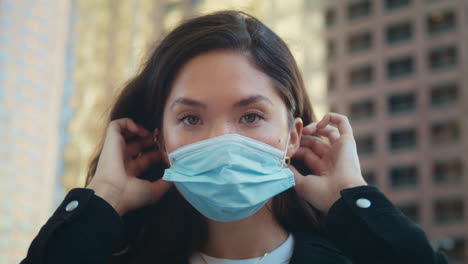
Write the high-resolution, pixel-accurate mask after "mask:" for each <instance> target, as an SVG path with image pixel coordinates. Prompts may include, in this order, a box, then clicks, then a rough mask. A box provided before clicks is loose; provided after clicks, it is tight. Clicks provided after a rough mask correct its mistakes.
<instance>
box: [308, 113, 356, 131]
mask: <svg viewBox="0 0 468 264" xmlns="http://www.w3.org/2000/svg"><path fill="white" fill-rule="evenodd" d="M328 124H333V125H335V126H336V127H337V128H338V131H339V132H340V134H341V136H350V137H352V136H353V130H352V128H351V125H350V123H349V120H348V118H347V117H346V116H344V115H340V114H336V113H328V114H326V115H325V116H324V117H323V119H322V120H321V121H320V122H318V124H317V129H323V128H325V127H326V126H327V125H328Z"/></svg>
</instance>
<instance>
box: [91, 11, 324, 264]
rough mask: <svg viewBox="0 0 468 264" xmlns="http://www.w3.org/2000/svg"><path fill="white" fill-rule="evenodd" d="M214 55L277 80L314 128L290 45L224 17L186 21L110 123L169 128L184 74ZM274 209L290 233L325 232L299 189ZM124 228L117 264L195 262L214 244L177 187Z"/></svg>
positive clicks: (238, 15) (233, 15) (127, 91)
mask: <svg viewBox="0 0 468 264" xmlns="http://www.w3.org/2000/svg"><path fill="white" fill-rule="evenodd" d="M214 50H231V51H234V52H239V53H240V54H242V55H244V56H246V57H247V58H248V59H249V60H250V62H251V63H252V65H254V66H255V67H257V68H258V69H259V70H261V71H262V72H264V73H265V74H266V75H268V76H269V77H270V78H271V81H272V84H273V86H274V87H275V88H276V89H277V90H278V91H279V94H280V95H281V97H282V99H283V100H284V102H285V104H286V107H287V109H288V111H289V113H290V115H291V116H292V117H300V118H302V120H303V122H304V124H308V123H310V122H313V121H314V114H313V110H312V106H311V104H310V101H309V98H308V96H307V94H306V91H305V88H304V82H303V79H302V76H301V74H300V71H299V69H298V67H297V65H296V62H295V60H294V58H293V56H292V54H291V52H290V50H289V49H288V47H287V45H286V44H285V43H284V42H283V40H281V38H279V37H278V36H277V35H276V34H275V33H274V32H272V31H271V30H270V29H269V28H268V27H266V26H265V25H264V24H263V23H261V22H260V21H259V20H257V19H256V18H254V17H252V16H250V15H248V14H245V13H243V12H238V11H223V12H217V13H213V14H209V15H204V16H200V17H197V18H193V19H191V20H188V21H185V22H184V23H182V24H181V25H179V26H178V27H177V28H175V29H174V30H173V31H171V32H170V33H169V34H168V35H167V36H166V37H165V38H164V39H163V40H162V41H161V42H160V43H159V44H158V45H157V46H156V48H155V50H154V51H153V52H152V53H151V55H150V56H149V58H148V60H147V61H146V62H145V63H144V65H143V67H142V69H141V71H140V72H139V73H138V74H137V75H136V76H135V77H134V78H133V79H131V80H130V81H129V82H128V83H127V84H126V86H125V87H124V89H123V90H122V91H121V93H120V95H119V96H118V98H117V101H116V102H115V104H114V105H113V107H112V109H111V113H110V120H109V122H110V121H112V120H115V119H119V118H123V117H128V118H131V119H133V120H134V121H135V122H137V123H138V124H140V125H142V126H144V127H145V128H146V129H148V130H150V131H153V130H154V129H155V128H161V125H162V116H163V108H164V105H165V103H166V99H167V97H168V94H169V92H170V88H171V85H172V82H173V80H174V78H175V76H176V74H177V72H178V71H179V70H180V68H181V67H182V66H183V65H184V64H185V63H187V62H188V61H189V60H190V59H191V58H193V57H195V56H197V55H200V54H202V53H205V52H209V51H214ZM101 150H102V143H101V144H100V146H99V148H98V151H97V152H96V155H95V156H94V157H93V159H92V161H91V163H90V166H89V171H88V175H87V183H89V181H90V180H91V178H92V177H93V175H94V173H95V170H96V166H97V162H98V159H99V155H100V152H101ZM296 162H297V161H296ZM298 166H299V165H298ZM165 168H166V166H165V165H164V163H160V164H156V165H154V166H152V167H151V168H149V169H148V170H147V171H146V172H145V173H143V174H142V175H140V176H139V177H141V178H144V179H147V180H150V181H154V180H157V179H159V178H161V177H162V175H163V173H164V169H165ZM271 210H272V213H273V215H274V217H275V219H276V220H277V221H278V223H279V224H280V225H281V226H283V227H284V228H285V229H286V231H288V232H292V233H295V232H314V231H317V230H318V226H319V221H320V219H319V218H320V214H319V212H318V211H317V210H315V209H314V208H313V207H312V206H310V205H309V204H308V203H307V202H305V201H304V200H303V199H302V198H300V197H299V196H298V195H297V194H296V192H295V191H294V189H293V188H291V189H289V190H288V191H285V192H283V193H281V194H279V195H277V196H276V197H274V199H273V203H272V209H271ZM123 221H124V229H125V230H124V234H123V236H122V241H118V243H116V245H115V251H119V250H120V249H121V248H128V250H126V251H124V252H125V253H122V254H120V255H119V256H113V257H111V258H110V263H139V264H142V263H174V262H176V261H180V260H183V259H187V258H188V257H189V256H190V254H191V253H192V252H193V251H194V250H197V249H200V248H201V247H202V246H203V245H204V243H205V242H206V239H207V232H206V220H205V218H204V217H202V216H201V215H200V214H199V213H198V212H197V211H196V210H195V209H194V208H193V207H191V206H190V204H189V203H188V202H187V201H185V200H184V198H182V197H181V195H180V194H179V193H178V192H177V191H176V190H175V188H172V189H171V190H169V192H168V193H167V194H165V195H164V196H163V198H162V199H161V200H160V201H158V202H157V203H156V204H154V205H151V206H148V207H146V208H142V209H139V210H136V211H134V212H131V213H128V214H127V215H125V216H124V217H123Z"/></svg>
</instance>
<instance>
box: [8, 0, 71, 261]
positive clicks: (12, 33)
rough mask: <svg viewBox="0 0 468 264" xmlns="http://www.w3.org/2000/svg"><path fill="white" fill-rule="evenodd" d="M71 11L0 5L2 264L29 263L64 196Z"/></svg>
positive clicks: (55, 1)
mask: <svg viewBox="0 0 468 264" xmlns="http://www.w3.org/2000/svg"><path fill="white" fill-rule="evenodd" d="M69 10H70V2H69V1H61V0H43V1H17V0H3V1H0V140H1V142H2V146H1V147H0V182H1V184H0V215H1V220H0V263H5V264H10V263H11V264H12V263H19V261H20V260H21V259H22V258H24V256H25V254H26V250H27V248H28V246H29V244H30V243H31V239H32V238H33V237H34V236H35V235H36V234H37V232H38V231H39V228H40V227H41V226H42V225H43V224H44V222H45V221H46V220H47V219H48V218H49V217H50V214H51V213H52V210H53V209H54V208H53V206H54V196H55V194H57V193H61V191H60V189H61V188H60V186H61V184H58V183H59V182H61V180H60V179H58V178H57V173H56V172H57V164H58V163H59V160H60V151H59V146H60V145H61V144H62V142H63V137H62V133H61V129H62V127H61V124H62V121H65V120H66V115H63V114H64V111H63V110H64V109H65V108H64V105H62V102H63V100H62V98H63V97H64V96H66V92H65V87H66V82H67V81H66V78H67V72H68V71H69V67H68V65H67V60H68V59H67V56H68V55H67V54H68V53H67V48H68V40H69V38H68V36H69V35H68V33H69V25H70V16H69Z"/></svg>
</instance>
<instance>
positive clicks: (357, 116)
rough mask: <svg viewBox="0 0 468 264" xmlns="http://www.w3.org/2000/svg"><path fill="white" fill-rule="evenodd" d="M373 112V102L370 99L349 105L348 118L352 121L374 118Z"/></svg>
mask: <svg viewBox="0 0 468 264" xmlns="http://www.w3.org/2000/svg"><path fill="white" fill-rule="evenodd" d="M374 112H375V105H374V101H372V100H370V99H367V100H364V101H360V102H355V103H351V105H350V107H349V116H350V119H352V120H363V119H370V118H372V117H373V116H374Z"/></svg>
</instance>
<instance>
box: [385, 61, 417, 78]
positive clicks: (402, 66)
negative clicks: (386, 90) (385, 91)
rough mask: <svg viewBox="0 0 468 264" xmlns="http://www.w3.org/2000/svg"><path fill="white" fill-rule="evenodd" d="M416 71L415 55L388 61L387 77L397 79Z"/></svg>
mask: <svg viewBox="0 0 468 264" xmlns="http://www.w3.org/2000/svg"><path fill="white" fill-rule="evenodd" d="M413 72H414V62H413V57H402V58H397V59H393V60H390V61H389V62H388V63H387V78H389V79H396V78H402V77H406V76H409V75H411V74H413Z"/></svg>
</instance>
